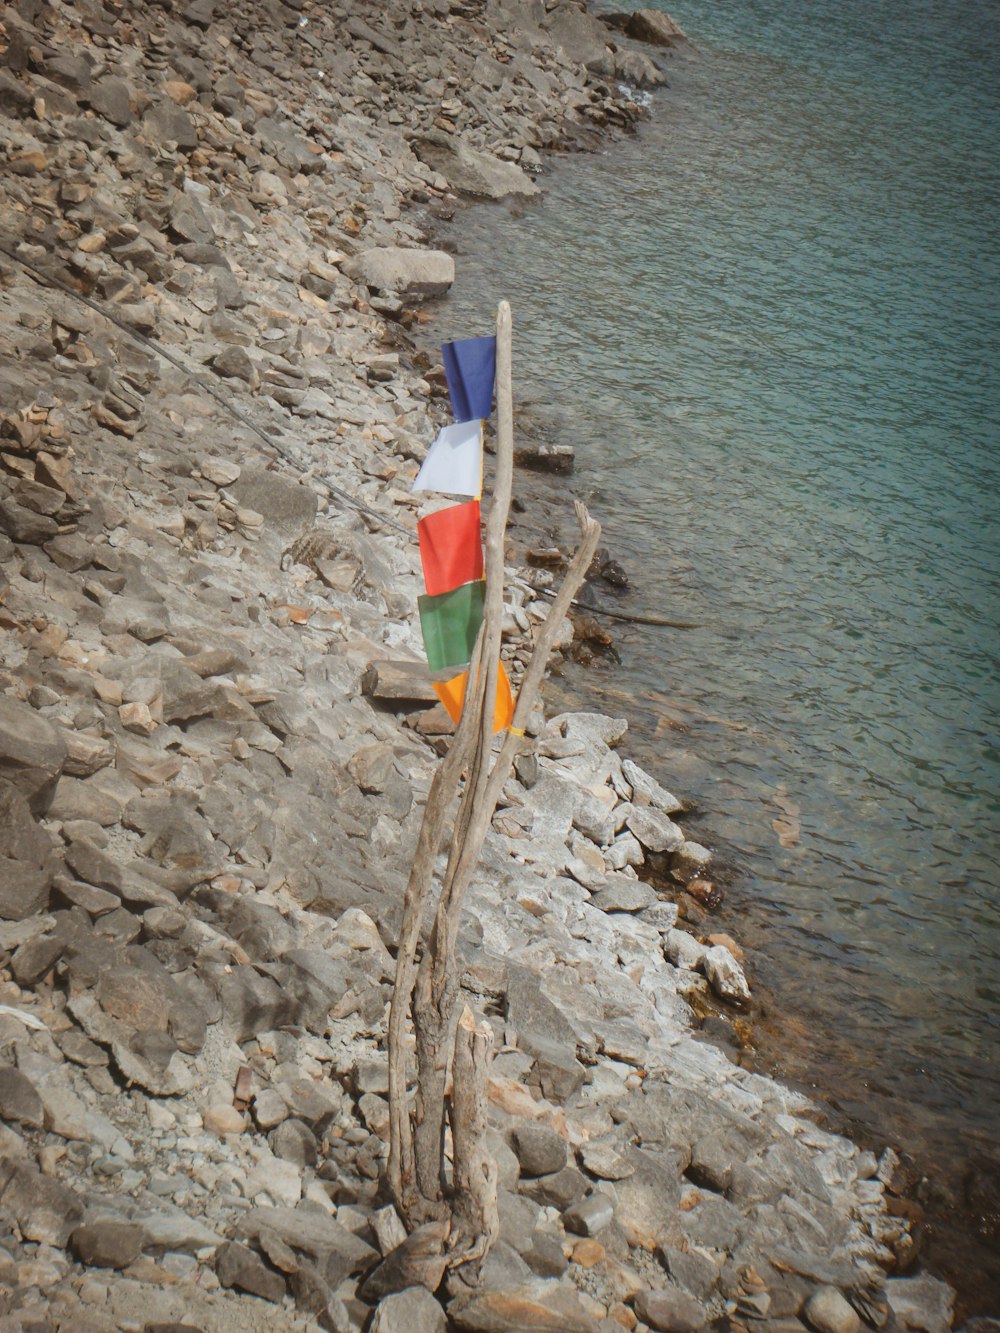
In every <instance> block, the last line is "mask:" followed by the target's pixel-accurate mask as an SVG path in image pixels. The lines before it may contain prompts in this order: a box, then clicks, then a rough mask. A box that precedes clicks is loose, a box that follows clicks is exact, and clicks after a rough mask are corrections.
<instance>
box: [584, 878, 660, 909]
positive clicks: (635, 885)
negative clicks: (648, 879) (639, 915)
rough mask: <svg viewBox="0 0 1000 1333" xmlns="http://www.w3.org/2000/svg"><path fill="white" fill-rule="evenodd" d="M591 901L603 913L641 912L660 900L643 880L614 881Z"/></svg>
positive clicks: (610, 881) (609, 882)
mask: <svg viewBox="0 0 1000 1333" xmlns="http://www.w3.org/2000/svg"><path fill="white" fill-rule="evenodd" d="M590 901H591V903H592V904H593V905H594V907H599V908H600V909H601V911H602V912H641V911H643V910H644V909H645V908H647V907H652V906H653V905H654V904H655V903H656V902H657V901H658V900H657V897H656V893H655V892H654V891H653V889H651V888H650V887H649V885H648V884H643V883H642V881H641V880H638V879H612V880H609V881H608V884H607V887H606V888H604V889H601V890H600V891H599V892H597V893H595V894H594V895H593V896H592V898H591V900H590Z"/></svg>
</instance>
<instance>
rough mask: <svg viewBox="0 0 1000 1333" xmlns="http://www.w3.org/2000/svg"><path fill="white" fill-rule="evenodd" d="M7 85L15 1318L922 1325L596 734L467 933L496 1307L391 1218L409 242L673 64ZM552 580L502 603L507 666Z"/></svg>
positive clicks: (602, 126)
mask: <svg viewBox="0 0 1000 1333" xmlns="http://www.w3.org/2000/svg"><path fill="white" fill-rule="evenodd" d="M657 31H658V29H657V28H656V27H655V26H654V27H653V28H651V29H650V28H645V29H641V31H640V35H641V36H643V37H645V38H650V37H655V36H656V35H657ZM660 31H661V35H665V36H667V37H668V38H669V37H670V33H669V31H666V32H665V33H664V32H663V31H662V30H660ZM0 49H2V51H3V54H2V55H0V117H2V125H3V136H2V141H0V142H2V147H0V161H2V164H3V182H2V189H3V200H4V208H3V212H2V218H0V246H2V250H3V253H2V254H0V351H2V357H0V387H2V393H0V403H2V405H3V406H2V423H0V628H2V632H3V648H2V656H0V1330H4V1331H5V1333H13V1331H14V1330H32V1333H34V1331H35V1330H38V1333H42V1331H43V1330H73V1331H74V1333H78V1331H79V1333H88V1331H90V1330H93V1331H94V1333H105V1331H106V1330H148V1331H152V1330H160V1331H161V1333H165V1331H166V1330H181V1329H204V1330H207V1331H209V1333H222V1331H223V1330H253V1329H265V1328H267V1329H270V1330H278V1329H286V1328H287V1329H293V1328H296V1329H298V1328H301V1329H307V1328H316V1327H321V1328H325V1329H334V1330H349V1329H360V1328H361V1327H362V1326H366V1327H371V1328H373V1329H378V1330H381V1333H390V1331H391V1330H395V1329H403V1328H406V1329H410V1330H413V1329H421V1330H424V1329H426V1330H433V1329H443V1328H444V1327H445V1326H446V1319H447V1320H448V1321H450V1326H454V1327H460V1328H465V1329H473V1330H475V1329H479V1330H491V1329H515V1328H524V1329H535V1328H537V1329H564V1330H577V1329H578V1330H594V1329H601V1328H603V1329H606V1330H612V1329H619V1328H622V1327H625V1328H639V1329H644V1328H652V1329H670V1330H676V1331H677V1333H682V1331H683V1330H688V1329H690V1330H696V1329H698V1328H701V1327H702V1326H704V1325H706V1324H707V1323H708V1322H709V1321H711V1320H718V1319H727V1320H728V1321H729V1322H730V1323H731V1324H732V1325H733V1326H734V1327H736V1326H744V1327H749V1326H753V1327H759V1328H761V1329H774V1330H781V1333H796V1330H799V1329H801V1328H802V1323H801V1320H803V1319H804V1320H805V1321H806V1322H807V1323H808V1324H809V1325H810V1326H811V1327H812V1328H813V1329H816V1330H818V1331H819V1333H828V1331H829V1333H839V1331H840V1330H843V1333H854V1330H858V1329H859V1328H860V1327H861V1321H864V1322H865V1323H866V1324H867V1325H868V1326H870V1327H874V1328H886V1327H890V1326H893V1325H899V1324H902V1325H905V1326H906V1327H910V1328H914V1329H922V1330H925V1331H926V1333H937V1330H939V1329H945V1328H947V1327H948V1326H949V1324H950V1312H951V1293H950V1291H949V1290H948V1289H947V1288H946V1287H944V1286H943V1284H939V1283H935V1282H934V1281H933V1279H930V1278H926V1277H916V1278H904V1277H898V1276H897V1277H892V1278H889V1279H888V1280H887V1273H890V1272H892V1271H893V1269H894V1268H895V1266H896V1265H897V1264H900V1263H902V1264H904V1265H905V1263H906V1262H907V1261H908V1260H909V1259H910V1258H911V1257H912V1254H913V1248H914V1247H913V1243H912V1240H911V1236H910V1229H909V1223H908V1220H907V1216H906V1211H907V1210H906V1208H905V1206H904V1203H903V1201H899V1200H896V1199H893V1198H892V1197H891V1193H887V1191H891V1186H892V1181H893V1159H892V1155H891V1154H887V1155H885V1156H884V1157H883V1158H882V1160H881V1161H876V1159H875V1158H874V1157H873V1156H872V1155H871V1154H868V1153H862V1152H859V1151H858V1150H857V1149H856V1148H855V1147H854V1146H853V1145H852V1144H850V1143H849V1142H847V1141H845V1140H844V1139H841V1138H838V1137H836V1136H833V1135H830V1134H828V1133H826V1132H824V1131H823V1130H822V1129H820V1128H819V1127H818V1125H817V1124H816V1123H815V1116H814V1114H813V1112H812V1110H811V1108H810V1107H809V1105H808V1104H807V1103H806V1101H805V1100H804V1099H803V1098H802V1097H800V1096H799V1095H797V1094H793V1093H791V1092H789V1091H787V1090H785V1089H783V1088H781V1087H779V1086H778V1085H776V1084H775V1083H773V1082H771V1081H769V1080H767V1079H764V1078H761V1077H759V1076H757V1075H755V1074H752V1073H750V1072H748V1071H747V1070H745V1069H743V1068H741V1067H740V1066H739V1064H738V1063H735V1062H734V1061H733V1060H732V1059H731V1058H730V1057H729V1055H727V1054H726V1053H725V1052H723V1051H720V1050H718V1049H716V1048H715V1047H713V1046H710V1045H707V1044H705V1043H704V1042H701V1041H699V1040H697V1039H696V1034H695V1033H694V1031H693V1026H692V1012H691V1009H690V1008H689V1005H688V1003H687V1001H686V999H685V996H686V995H690V994H691V992H692V991H694V990H699V989H703V988H705V987H706V986H708V985H711V986H713V987H714V988H715V990H716V991H717V992H718V993H719V994H721V995H723V996H728V997H729V998H730V999H731V1000H733V1001H734V1002H736V1003H739V1002H741V1001H742V1000H743V999H745V985H746V983H745V978H744V977H743V974H742V971H741V969H740V967H739V965H738V963H737V961H736V958H735V957H734V954H733V952H732V949H731V948H730V947H729V946H730V945H731V942H729V944H728V945H727V943H726V942H725V941H722V940H709V941H706V942H703V941H701V940H699V939H697V938H695V936H693V935H691V934H688V933H687V932H685V931H683V930H680V929H678V927H677V908H676V906H675V905H674V904H673V903H672V902H670V901H666V900H664V899H663V898H662V897H661V896H659V895H658V894H657V893H656V892H654V891H653V890H652V889H651V888H650V887H648V886H647V885H646V884H645V883H643V882H642V881H641V880H640V878H639V875H638V872H639V871H640V870H642V868H643V867H644V866H645V865H646V864H648V863H649V861H650V859H651V858H654V857H655V858H658V864H659V865H660V866H661V868H666V869H668V870H669V872H670V873H671V874H672V876H673V877H674V879H675V880H676V881H677V882H678V883H684V882H690V881H691V880H692V879H693V878H697V876H698V875H699V874H701V873H702V872H703V871H704V868H705V866H706V857H707V853H705V851H704V849H702V848H699V847H698V846H697V844H694V843H692V842H690V841H688V840H686V839H685V836H684V833H683V825H682V822H681V823H678V822H677V817H680V818H681V820H682V814H681V805H680V802H678V801H676V800H675V799H674V798H673V797H671V796H670V794H669V793H668V792H667V791H666V790H665V789H664V788H663V787H662V786H661V785H660V783H659V782H657V781H656V780H655V779H653V778H651V777H650V776H649V775H648V774H646V773H644V772H642V770H640V769H639V768H638V767H637V766H635V765H634V764H631V763H630V762H629V761H628V760H627V759H623V758H622V756H621V754H620V753H619V749H618V748H617V746H618V743H619V741H620V740H621V739H622V736H623V734H624V732H625V723H624V722H623V721H621V720H614V719H609V718H604V717H600V716H597V715H593V714H579V715H566V716H563V717H561V718H554V719H551V720H549V721H548V722H546V721H544V719H542V718H541V717H539V719H538V725H537V728H536V732H537V735H536V737H535V738H533V739H531V740H529V742H528V743H527V744H526V747H525V753H524V755H523V756H522V757H521V759H520V760H519V761H518V778H517V780H516V781H512V783H511V784H510V786H509V787H508V790H507V792H506V793H505V798H504V803H503V806H502V808H501V810H500V811H499V813H498V815H497V817H496V819H495V821H494V828H493V831H492V833H491V835H490V837H489V839H488V841H487V847H486V852H485V854H484V859H483V865H482V869H481V873H480V875H479V877H478V879H477V882H476V885H475V887H474V892H473V901H472V902H471V903H470V911H469V919H468V925H467V928H466V929H465V931H464V933H463V939H462V947H463V950H464V954H463V956H464V964H465V983H466V986H467V989H468V991H469V995H470V999H471V1002H472V1003H473V1004H474V1005H475V1006H476V1007H477V1008H479V1009H480V1010H481V1011H482V1012H484V1013H485V1014H486V1015H487V1016H488V1017H489V1018H490V1019H491V1021H492V1022H493V1023H494V1024H495V1027H496V1030H497V1037H498V1043H497V1044H498V1049H499V1051H500V1053H499V1055H498V1057H497V1059H496V1061H495V1067H494V1075H493V1081H492V1084H491V1088H490V1098H491V1104H492V1112H493V1115H494V1130H493V1146H494V1150H495V1154H496V1158H497V1162H498V1164H499V1168H500V1175H501V1181H502V1189H501V1199H500V1205H501V1215H502V1223H503V1229H502V1238H501V1241H500V1242H499V1244H498V1245H497V1247H496V1248H495V1250H494V1252H493V1255H492V1256H491V1258H490V1260H489V1263H488V1265H487V1269H486V1272H485V1274H484V1279H483V1284H482V1286H481V1287H480V1288H479V1289H478V1290H477V1291H467V1290H466V1291H459V1290H457V1289H456V1288H455V1287H453V1286H451V1287H445V1288H441V1289H440V1290H439V1289H438V1279H439V1277H440V1261H439V1258H438V1256H437V1254H436V1252H435V1249H434V1246H433V1245H432V1244H431V1245H429V1244H428V1243H427V1237H421V1236H419V1235H415V1236H414V1237H412V1238H410V1239H409V1240H406V1241H404V1240H403V1233H402V1231H401V1228H400V1224H399V1221H398V1219H397V1218H396V1217H395V1214H394V1213H393V1212H392V1210H391V1209H387V1208H386V1207H385V1203H384V1198H383V1196H382V1194H381V1192H380V1184H379V1181H380V1171H381V1167H382V1164H383V1161H384V1156H385V1137H386V1132H387V1104H386V1100H385V1091H386V1070H385V1063H384V1038H385V1020H386V1006H387V1001H388V998H389V983H390V981H391V978H392V975H393V958H392V955H393V950H394V944H395V939H396V933H397V930H398V925H399V911H400V902H401V896H402V886H403V883H404V880H405V874H406V869H407V860H408V855H409V851H410V849H411V848H412V846H413V843H414V840H415V836H416V829H417V826H418V823H419V819H420V813H421V806H422V801H423V798H424V795H425V793H426V790H427V787H428V784H429V779H430V774H431V772H432V771H433V766H434V763H435V762H436V758H437V754H438V753H439V752H440V749H441V747H442V746H443V745H445V744H446V743H447V742H446V736H447V731H448V728H447V725H446V722H445V720H443V718H442V715H441V711H440V709H438V708H435V707H432V706H431V705H432V704H433V697H432V696H429V691H428V689H427V686H426V683H425V681H424V680H423V678H422V676H421V671H420V667H419V662H420V658H421V653H420V644H419V636H418V632H417V629H416V626H415V624H414V611H415V604H416V596H417V593H418V592H419V591H420V583H419V578H418V570H417V560H416V551H415V546H414V544H413V541H412V532H413V527H414V519H415V507H414V504H413V501H412V499H411V496H410V494H409V482H410V480H411V479H412V476H413V475H414V473H415V470H416V467H417V464H418V461H419V459H420V458H421V457H422V456H423V452H424V450H425V448H426V446H427V444H428V443H429V441H430V440H431V439H432V437H433V434H434V431H435V423H436V422H440V421H442V420H444V419H446V406H445V403H444V401H443V386H442V380H441V374H440V368H439V367H435V366H428V365H427V364H425V363H424V362H422V360H421V358H420V357H419V356H417V355H415V354H414V352H413V347H412V344H411V342H410V339H409V335H408V333H407V329H408V328H410V327H412V326H413V325H414V324H415V323H416V322H419V321H420V319H421V311H420V304H421V302H422V301H424V300H426V299H427V298H428V297H429V296H432V295H433V294H434V293H435V292H438V291H440V290H443V289H445V288H446V287H447V286H448V284H449V283H450V282H451V281H452V280H453V276H454V266H453V262H452V260H451V258H450V257H449V256H448V255H445V254H442V253H439V252H435V251H429V250H427V249H425V248H424V244H423V239H424V234H423V229H422V223H421V221H420V216H421V214H420V210H425V211H430V212H433V211H434V210H435V209H449V208H452V207H454V206H455V192H456V191H459V192H462V193H464V194H472V195H480V196H500V195H504V194H508V193H511V192H521V193H526V194H527V193H531V192H532V191H533V190H535V189H536V188H537V186H536V184H535V180H534V175H535V173H536V172H537V171H538V169H539V168H540V167H541V165H542V159H541V157H540V152H541V150H544V149H547V148H554V147H560V146H563V147H564V146H569V145H574V144H581V143H584V144H585V143H587V142H590V141H592V139H593V136H594V135H595V134H598V133H602V132H604V131H605V130H606V128H607V127H609V126H610V127H620V126H627V125H629V124H631V123H632V121H634V119H635V118H636V116H637V115H638V110H637V105H636V102H635V100H634V96H633V93H632V91H630V89H631V88H633V87H634V86H637V85H643V86H647V85H654V84H655V83H657V82H660V81H662V74H661V73H660V71H659V69H658V67H657V65H656V64H655V63H654V62H653V60H651V58H650V56H649V55H648V54H645V53H643V52H641V51H638V50H636V49H633V48H630V47H628V46H627V44H626V45H625V46H621V45H620V42H619V38H618V37H617V36H616V35H615V34H614V32H613V30H611V29H606V28H605V27H603V26H602V25H601V24H599V23H597V22H596V20H594V19H592V18H591V17H590V16H588V15H586V14H585V13H584V12H583V11H582V10H580V9H578V8H576V7H575V6H573V5H570V4H554V5H549V6H547V7H543V6H542V5H541V4H533V3H522V2H521V0H505V2H504V3H499V2H497V0H490V3H488V4H485V5H483V4H480V3H478V2H477V0H469V3H461V2H453V3H445V0H436V2H435V3H430V4H421V5H417V4H413V5H408V4H398V5H397V4H390V5H378V6H376V5H374V4H356V5H351V6H349V7H348V6H328V5H320V4H309V3H305V0H294V3H293V2H285V3H283V2H282V0H271V2H270V3H243V4H232V5H221V4H214V3H212V0H193V3H191V4H188V5H185V4H183V3H181V4H179V5H174V4H172V3H171V2H170V0H160V3H157V4H152V3H150V4H131V5H123V4H116V3H114V0H104V3H99V2H98V0H87V2H85V3H79V4H58V3H52V4H47V3H43V2H42V0H22V3H19V4H15V5H8V6H6V7H5V9H4V10H3V12H2V28H0ZM619 81H625V82H623V83H622V84H621V86H619ZM483 331H485V330H470V333H474V332H483ZM548 577H550V576H547V575H546V574H545V573H544V572H541V571H537V570H536V571H526V570H520V571H519V570H512V571H511V578H510V586H509V590H508V602H509V605H508V610H509V617H508V626H507V628H508V630H509V635H508V642H507V645H506V647H505V650H504V651H505V655H506V656H507V657H508V659H509V661H510V663H511V668H512V671H513V672H514V674H515V676H516V672H517V664H518V662H519V660H521V659H523V655H524V653H525V651H526V648H527V645H528V643H529V641H530V638H531V632H532V627H533V625H535V624H537V623H538V620H539V619H540V617H541V616H542V615H544V606H543V604H542V601H541V598H540V594H541V593H543V592H544V585H545V583H546V580H547V578H548ZM570 633H571V630H570V629H569V628H567V636H569V634H570ZM407 663H410V665H409V666H407ZM733 947H735V946H733ZM414 1284H416V1285H414ZM421 1284H423V1285H421ZM446 1310H447V1314H446V1313H445V1311H446ZM373 1311H374V1313H373ZM366 1321H370V1323H366ZM720 1327H721V1325H720Z"/></svg>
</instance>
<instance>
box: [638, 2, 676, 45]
mask: <svg viewBox="0 0 1000 1333" xmlns="http://www.w3.org/2000/svg"><path fill="white" fill-rule="evenodd" d="M625 32H626V34H627V35H628V36H629V37H632V38H633V39H634V40H635V41H637V42H648V43H649V44H650V45H651V46H679V45H680V44H681V43H683V42H686V41H687V40H688V39H687V34H686V33H685V32H684V29H683V28H682V27H681V26H680V24H679V23H676V22H675V21H674V20H673V19H672V18H671V17H670V15H669V14H667V13H665V12H664V11H663V10H661V9H637V10H635V11H634V12H633V13H632V14H630V15H629V20H628V22H627V23H626V25H625Z"/></svg>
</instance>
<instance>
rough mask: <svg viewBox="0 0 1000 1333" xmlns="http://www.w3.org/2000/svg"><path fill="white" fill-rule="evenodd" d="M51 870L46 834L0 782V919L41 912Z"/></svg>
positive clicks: (23, 802) (13, 791)
mask: <svg viewBox="0 0 1000 1333" xmlns="http://www.w3.org/2000/svg"><path fill="white" fill-rule="evenodd" d="M55 869H56V862H55V858H54V856H53V854H52V843H51V841H50V840H49V836H48V834H47V833H46V832H45V831H44V829H41V828H39V826H38V825H37V824H36V823H35V821H34V819H33V818H32V817H31V811H30V809H29V808H28V803H27V801H26V800H25V799H24V797H23V796H22V795H21V793H20V792H19V791H17V790H16V789H15V788H14V787H12V786H11V785H10V784H9V783H7V782H4V781H0V920H3V921H23V920H25V918H27V917H29V916H33V915H34V914H35V913H36V912H42V911H44V910H45V908H46V906H47V905H48V901H49V890H50V888H51V886H52V879H53V875H54V874H55Z"/></svg>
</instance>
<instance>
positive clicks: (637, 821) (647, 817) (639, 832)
mask: <svg viewBox="0 0 1000 1333" xmlns="http://www.w3.org/2000/svg"><path fill="white" fill-rule="evenodd" d="M625 824H626V826H627V827H628V828H629V829H630V830H631V831H632V832H633V833H634V834H635V836H636V837H637V838H638V839H639V841H640V842H641V843H642V845H643V847H645V848H646V850H647V851H648V852H676V851H677V849H678V848H679V847H681V846H682V844H683V842H684V833H683V830H682V829H681V827H680V825H678V824H675V823H674V821H673V820H672V819H670V818H668V816H667V815H664V814H661V813H660V811H659V810H656V809H654V808H653V807H652V806H649V805H645V806H644V805H633V806H632V807H631V809H630V810H629V813H628V817H627V818H626V820H625Z"/></svg>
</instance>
